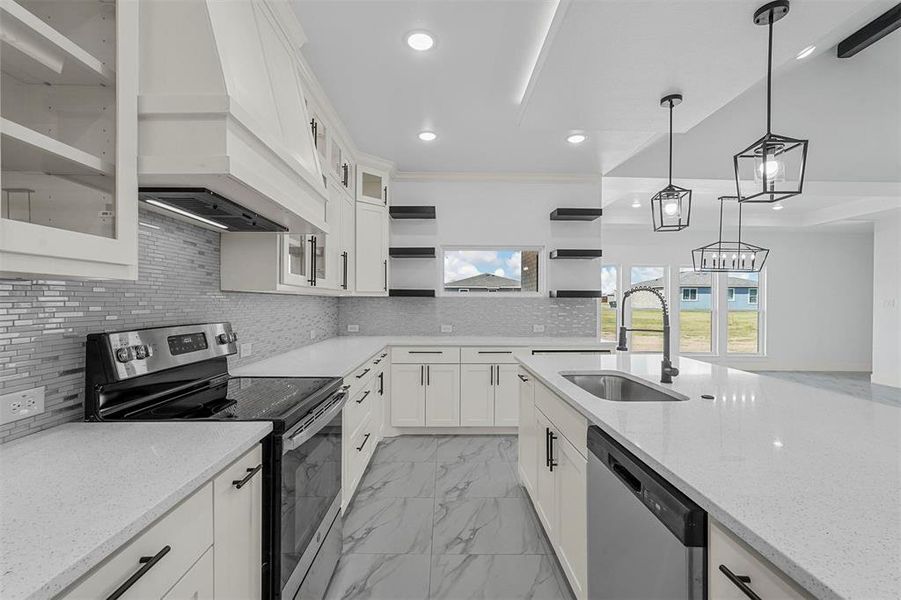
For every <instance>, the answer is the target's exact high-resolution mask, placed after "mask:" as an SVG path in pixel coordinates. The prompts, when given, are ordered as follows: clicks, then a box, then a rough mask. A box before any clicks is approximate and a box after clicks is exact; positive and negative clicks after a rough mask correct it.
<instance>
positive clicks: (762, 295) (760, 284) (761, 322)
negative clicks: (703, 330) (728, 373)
mask: <svg viewBox="0 0 901 600" xmlns="http://www.w3.org/2000/svg"><path fill="white" fill-rule="evenodd" d="M766 273H767V271H766V267H764V268H763V269H762V270H761V271H760V272H758V273H757V304H755V305H754V306H756V310H755V311H753V312H756V313H757V352H730V351H729V312H730V311H729V306H728V304H727V305H726V309H725V310H724V311H723V315H724V316H723V317H722V323H721V327H720V330H721V331H720V335H719V340H720V348H721V351H720V354H719V355H720V356H721V357H723V358H726V359H738V360H740V359H746V358H747V359H756V358H765V357H766V356H767V335H766V330H767V315H766V286H767V276H766ZM720 276H721V277H722V278H723V279H724V280H725V282H726V283H727V284H728V281H729V279H728V278H729V273H721V274H720ZM748 287H750V286H748ZM749 304H750V303H749ZM735 312H740V311H735ZM748 312H751V311H748Z"/></svg>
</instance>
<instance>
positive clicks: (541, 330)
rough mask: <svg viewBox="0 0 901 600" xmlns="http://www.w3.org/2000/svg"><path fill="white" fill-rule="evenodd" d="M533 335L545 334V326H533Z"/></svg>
mask: <svg viewBox="0 0 901 600" xmlns="http://www.w3.org/2000/svg"><path fill="white" fill-rule="evenodd" d="M532 333H544V325H532Z"/></svg>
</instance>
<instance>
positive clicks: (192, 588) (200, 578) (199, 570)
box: [163, 548, 259, 600]
mask: <svg viewBox="0 0 901 600" xmlns="http://www.w3.org/2000/svg"><path fill="white" fill-rule="evenodd" d="M213 555H214V552H213V549H212V548H210V549H209V550H207V551H206V552H205V553H204V554H203V556H201V557H200V560H198V561H197V562H196V563H194V566H193V567H191V569H190V570H189V571H188V572H187V573H185V576H184V577H182V578H181V579H179V580H178V583H176V584H175V585H174V586H172V589H171V590H169V592H168V593H167V594H166V595H165V596H163V600H207V599H210V600H212V599H213V598H216V599H217V600H218V599H219V598H224V597H225V596H223V595H219V594H216V593H215V591H214V583H213V578H214V572H215V571H214V566H213V561H214V556H213ZM231 597H233V598H236V597H238V596H231ZM247 597H248V598H253V597H256V598H258V597H259V592H257V594H256V595H255V596H247Z"/></svg>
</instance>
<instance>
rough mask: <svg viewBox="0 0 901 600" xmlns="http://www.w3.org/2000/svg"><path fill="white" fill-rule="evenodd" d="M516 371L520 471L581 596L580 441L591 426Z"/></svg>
mask: <svg viewBox="0 0 901 600" xmlns="http://www.w3.org/2000/svg"><path fill="white" fill-rule="evenodd" d="M518 374H519V375H521V376H522V377H520V378H519V379H520V386H519V390H520V433H519V472H520V476H521V477H522V478H523V485H524V486H525V488H526V490H527V491H528V493H529V496H530V498H531V499H532V504H533V505H534V506H535V511H536V512H537V513H538V518H539V520H540V521H541V525H542V526H543V527H544V530H545V533H547V536H548V539H549V540H550V542H551V546H552V547H553V549H554V553H555V554H556V556H557V559H558V560H559V561H560V564H561V565H562V566H563V571H564V573H565V574H566V578H567V580H568V581H569V584H570V586H571V587H572V589H573V591H574V592H575V595H576V598H578V599H580V600H582V599H584V598H587V597H588V480H587V467H588V461H587V459H586V457H585V455H584V454H583V453H582V452H581V451H580V450H579V446H580V445H581V446H582V447H584V440H582V438H584V437H586V436H587V433H588V425H587V423H586V422H585V420H584V418H582V417H581V415H579V414H578V413H576V412H575V411H574V410H573V409H572V408H570V407H569V406H567V405H565V403H563V401H562V400H560V399H558V398H556V396H553V393H552V392H551V391H550V390H548V389H547V388H545V387H544V386H543V385H542V384H540V383H537V382H534V381H532V378H531V375H530V374H529V373H528V372H526V371H525V370H521V371H520V372H519V373H518ZM539 398H543V400H544V401H543V402H541V403H540V402H538V399H539ZM550 398H553V402H549V400H550ZM558 403H559V404H558ZM541 405H543V406H553V408H554V410H553V411H552V412H554V414H555V416H556V417H557V418H558V419H559V420H561V421H562V422H564V423H565V427H560V426H558V424H557V422H556V421H553V420H551V418H549V416H548V415H546V414H545V413H544V412H543V411H542V410H541ZM573 437H576V438H577V439H575V440H574V439H572V438H573ZM580 440H581V441H582V444H580V443H579V442H580Z"/></svg>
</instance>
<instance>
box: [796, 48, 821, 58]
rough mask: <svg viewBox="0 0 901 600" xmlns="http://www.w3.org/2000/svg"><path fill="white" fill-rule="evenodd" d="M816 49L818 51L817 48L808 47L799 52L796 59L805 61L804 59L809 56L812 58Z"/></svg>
mask: <svg viewBox="0 0 901 600" xmlns="http://www.w3.org/2000/svg"><path fill="white" fill-rule="evenodd" d="M816 49H817V47H816V46H807V47H806V48H804V49H803V50H801V51H800V52H798V55H797V56H796V57H795V58H796V59H797V60H802V59H804V58H807V57H808V56H810V55H811V54H813V51H814V50H816Z"/></svg>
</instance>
